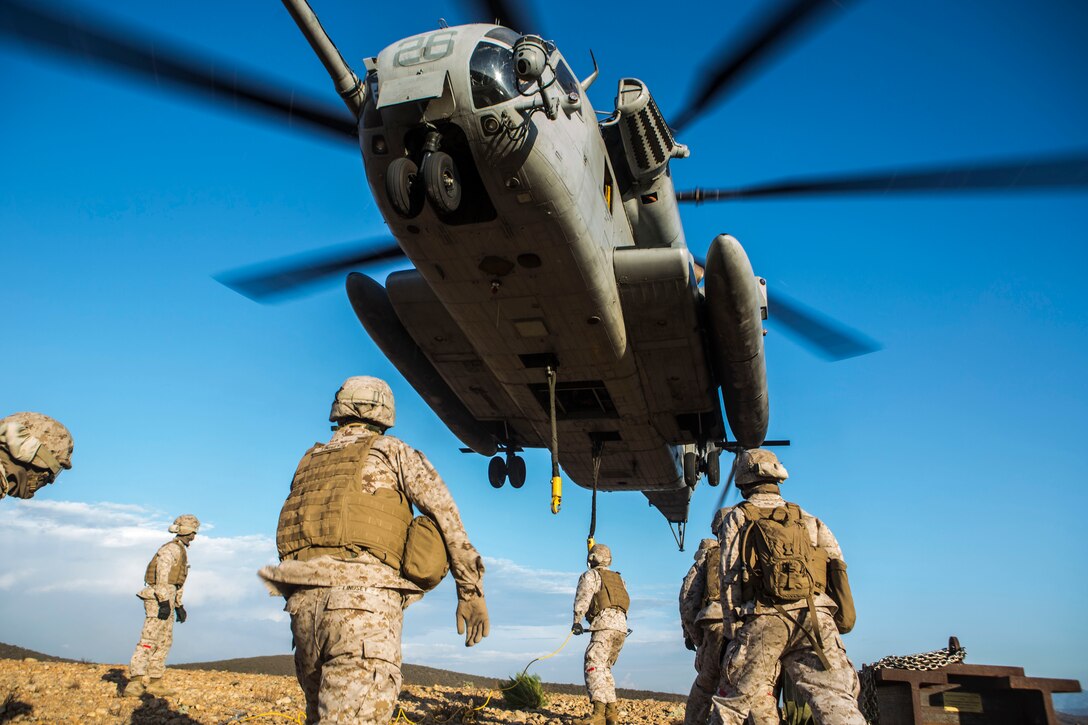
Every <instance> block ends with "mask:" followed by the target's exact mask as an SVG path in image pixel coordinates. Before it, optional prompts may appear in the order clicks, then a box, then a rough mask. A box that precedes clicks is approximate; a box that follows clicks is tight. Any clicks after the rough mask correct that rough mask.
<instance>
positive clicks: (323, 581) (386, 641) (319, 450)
mask: <svg viewBox="0 0 1088 725" xmlns="http://www.w3.org/2000/svg"><path fill="white" fill-rule="evenodd" d="M329 419H330V420H332V421H334V422H336V423H337V427H336V429H335V433H334V434H333V436H332V439H331V440H330V441H329V442H328V443H327V444H323V445H322V444H317V445H315V446H314V447H313V448H311V449H310V450H309V451H308V452H307V453H306V455H305V456H304V457H303V459H302V461H301V462H300V463H299V467H298V470H297V471H296V472H295V477H294V480H293V481H292V484H291V493H290V495H289V496H288V498H287V501H286V502H285V503H284V508H283V511H282V512H281V514H280V523H279V527H278V529H277V537H276V538H277V545H278V547H279V550H280V558H281V561H280V564H279V565H278V566H275V567H265V568H263V569H261V571H260V572H259V575H260V577H261V578H262V579H263V580H264V581H265V583H266V585H267V586H268V588H269V590H270V591H272V592H273V593H274V594H279V595H281V596H283V597H285V598H286V599H287V605H286V607H285V609H286V611H287V612H288V613H289V614H290V615H291V632H292V634H293V635H294V648H295V673H296V676H297V677H298V681H299V685H301V687H302V691H303V693H304V694H305V696H306V722H307V723H317V722H322V723H352V724H353V725H371V724H374V725H376V724H378V723H381V724H382V725H385V724H386V723H388V722H389V721H390V720H391V719H392V716H393V713H394V708H395V706H396V701H397V697H398V695H399V694H400V688H401V626H402V623H403V619H404V609H405V608H406V607H407V606H408V605H409V604H410V603H412V602H414V601H417V600H419V599H420V598H421V597H422V596H423V593H424V590H423V589H422V588H421V587H420V586H418V585H417V584H415V583H413V582H411V581H409V580H408V579H406V578H405V577H404V576H402V574H401V556H402V552H403V547H404V540H405V533H404V532H405V530H406V526H407V521H408V520H410V519H411V511H410V508H409V505H410V506H414V507H415V508H416V509H418V510H419V511H420V512H421V513H422V514H423V515H424V516H426V517H427V518H429V519H430V520H431V521H432V522H434V524H435V525H436V526H437V528H438V530H439V531H440V532H441V535H442V539H443V540H444V545H445V556H446V558H447V559H448V562H449V567H450V570H451V571H452V572H453V578H454V580H455V581H456V588H457V599H458V604H457V613H456V619H457V631H458V633H464V634H465V645H466V646H469V647H471V646H472V645H474V644H476V643H477V642H479V641H480V640H481V639H482V638H484V637H486V636H487V634H488V632H489V624H488V617H487V606H486V603H485V601H484V592H483V584H482V579H483V574H484V565H483V561H482V559H481V558H480V555H479V554H478V553H477V552H476V549H474V548H473V546H472V544H470V543H469V540H468V535H467V534H466V533H465V529H464V526H463V524H462V523H461V516H460V514H459V512H458V510H457V506H456V504H454V502H453V498H452V497H451V496H450V492H449V489H447V488H446V484H445V483H444V482H443V481H442V478H441V477H440V476H439V475H438V473H437V472H436V471H435V469H434V467H433V466H431V464H430V463H429V462H428V461H427V459H426V458H425V457H424V456H423V454H422V453H420V452H419V451H416V450H414V449H413V448H411V447H409V446H408V445H407V444H405V443H403V442H402V441H400V440H398V439H396V438H394V437H392V436H387V435H385V434H384V433H385V430H386V429H388V428H390V427H392V425H393V423H394V422H395V414H394V408H393V394H392V391H391V390H390V389H389V386H388V385H386V383H385V382H384V381H381V380H378V379H377V378H371V377H366V376H360V377H353V378H349V379H348V380H347V381H346V382H345V383H344V385H343V386H341V388H340V390H339V392H337V395H336V400H335V401H334V403H333V408H332V413H331V414H330V416H329ZM337 502H341V503H344V504H347V503H351V504H352V505H351V506H348V505H344V506H343V507H341V506H340V505H339V504H337ZM360 511H361V512H363V513H362V514H360V513H359V512H360ZM405 516H406V517H407V518H404V517H405ZM439 546H440V547H441V545H439Z"/></svg>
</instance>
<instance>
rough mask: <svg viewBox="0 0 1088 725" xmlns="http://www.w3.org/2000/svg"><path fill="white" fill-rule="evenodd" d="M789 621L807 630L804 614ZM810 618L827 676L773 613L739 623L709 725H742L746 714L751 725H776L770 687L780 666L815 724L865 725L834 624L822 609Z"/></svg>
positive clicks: (794, 630)
mask: <svg viewBox="0 0 1088 725" xmlns="http://www.w3.org/2000/svg"><path fill="white" fill-rule="evenodd" d="M791 616H793V617H797V618H799V619H800V621H801V623H802V624H807V620H808V614H807V612H804V610H801V611H797V612H792V613H791ZM816 618H817V621H818V623H819V627H820V635H821V637H822V638H823V643H824V650H825V653H826V655H827V658H828V660H829V661H830V662H831V667H832V669H831V670H825V669H824V666H823V664H822V663H821V662H820V659H819V657H818V656H817V654H816V652H815V651H814V649H813V644H812V643H811V642H810V641H809V639H808V638H807V637H806V636H805V635H804V634H803V633H801V631H800V628H799V627H798V626H797V625H796V624H795V623H793V622H791V621H790V620H789V619H787V618H785V617H783V616H782V615H780V614H777V613H772V614H756V615H749V616H747V617H745V619H744V624H743V626H741V628H740V630H738V631H737V634H736V636H735V637H734V638H733V639H732V641H730V642H729V644H728V645H726V648H725V658H724V663H723V665H722V680H721V683H720V685H719V688H718V694H717V695H716V696H715V697H714V698H713V703H712V707H713V714H712V716H711V720H710V722H711V723H712V724H713V725H720V724H721V723H725V724H726V725H742V724H743V723H744V722H745V718H747V717H748V715H749V713H751V716H752V722H753V723H754V724H755V725H778V723H779V716H778V700H777V698H776V697H775V694H774V685H775V680H776V679H777V678H778V673H779V671H780V670H779V666H780V665H781V668H782V669H783V670H785V672H786V674H787V675H788V676H789V677H790V679H791V680H792V681H793V683H794V687H795V688H796V691H797V693H798V694H799V695H800V697H801V699H802V700H803V701H804V702H806V703H808V705H809V707H811V708H812V713H813V715H814V716H815V718H816V722H819V723H834V725H866V723H865V718H863V717H862V715H861V712H860V711H859V710H858V702H857V695H858V690H859V687H858V675H857V672H855V671H854V666H853V665H852V664H851V663H850V660H849V659H848V658H847V656H846V648H845V647H843V644H842V638H841V637H839V632H838V630H837V629H835V622H834V620H832V618H831V615H830V614H828V613H827V612H826V611H824V610H822V609H818V610H817V617H816Z"/></svg>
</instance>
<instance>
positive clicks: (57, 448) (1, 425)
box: [0, 412, 73, 476]
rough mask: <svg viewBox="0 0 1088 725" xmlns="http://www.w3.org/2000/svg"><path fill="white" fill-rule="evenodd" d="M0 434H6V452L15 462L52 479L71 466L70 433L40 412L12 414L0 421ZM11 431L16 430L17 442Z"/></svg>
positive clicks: (62, 425) (57, 422) (71, 445)
mask: <svg viewBox="0 0 1088 725" xmlns="http://www.w3.org/2000/svg"><path fill="white" fill-rule="evenodd" d="M0 431H4V432H5V433H6V434H7V435H6V440H7V445H8V448H9V452H10V453H11V454H12V456H13V457H14V458H16V459H17V460H21V461H23V462H24V463H28V464H30V465H31V466H34V467H36V468H41V469H45V470H49V471H51V472H52V473H53V475H54V476H55V475H56V474H58V473H60V471H61V469H65V468H71V467H72V448H73V442H72V434H71V433H70V432H69V431H68V429H67V428H66V427H65V426H64V424H63V423H61V422H60V421H59V420H56V419H54V418H50V417H49V416H48V415H42V414H41V413H28V412H24V413H12V414H11V415H9V416H7V417H6V418H3V419H0ZM11 431H19V434H20V435H19V437H20V441H19V442H18V443H16V442H15V441H14V440H12V438H14V435H13V434H12V433H11Z"/></svg>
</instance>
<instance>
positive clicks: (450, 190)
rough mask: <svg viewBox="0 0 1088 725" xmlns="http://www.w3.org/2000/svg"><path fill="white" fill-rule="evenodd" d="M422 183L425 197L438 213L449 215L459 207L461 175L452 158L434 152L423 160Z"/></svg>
mask: <svg viewBox="0 0 1088 725" xmlns="http://www.w3.org/2000/svg"><path fill="white" fill-rule="evenodd" d="M423 181H424V183H425V184H426V186H427V196H428V198H430V200H431V203H432V204H434V206H435V208H436V209H438V211H440V212H443V213H446V214H449V213H451V212H455V211H457V207H459V206H461V175H460V174H459V173H458V172H457V165H456V164H455V163H453V158H452V157H451V156H450V155H449V154H447V153H445V152H444V151H434V152H432V153H429V154H427V156H426V158H424V159H423Z"/></svg>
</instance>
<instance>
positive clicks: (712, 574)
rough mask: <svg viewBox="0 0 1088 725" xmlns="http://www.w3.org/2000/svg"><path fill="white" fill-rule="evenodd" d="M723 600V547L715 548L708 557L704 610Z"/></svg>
mask: <svg viewBox="0 0 1088 725" xmlns="http://www.w3.org/2000/svg"><path fill="white" fill-rule="evenodd" d="M721 598H722V547H720V546H715V547H714V549H713V551H711V552H710V553H709V554H708V555H707V557H706V590H705V591H704V592H703V608H706V607H709V606H710V605H711V604H713V603H714V602H717V601H719V600H721Z"/></svg>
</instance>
